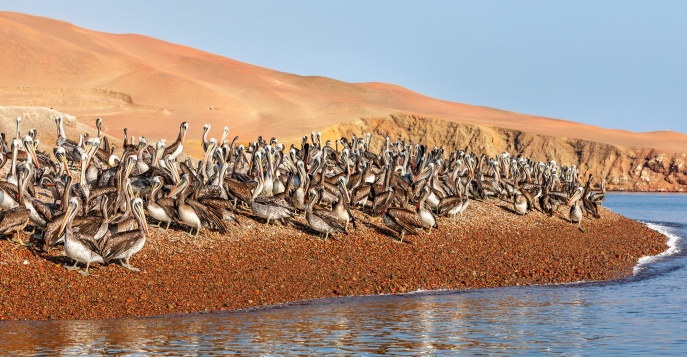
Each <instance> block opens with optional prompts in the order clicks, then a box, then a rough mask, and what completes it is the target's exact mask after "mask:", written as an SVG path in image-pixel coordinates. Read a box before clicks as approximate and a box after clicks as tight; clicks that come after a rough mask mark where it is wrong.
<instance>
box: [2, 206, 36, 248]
mask: <svg viewBox="0 0 687 357" xmlns="http://www.w3.org/2000/svg"><path fill="white" fill-rule="evenodd" d="M30 215H31V211H30V210H29V209H28V208H26V207H24V206H16V207H14V208H12V209H7V210H3V211H0V234H2V235H5V234H7V233H10V232H12V231H14V238H12V241H13V242H17V243H19V244H21V245H27V243H24V241H23V240H22V239H21V232H22V231H23V230H24V227H26V225H27V224H29V221H30V219H29V217H30Z"/></svg>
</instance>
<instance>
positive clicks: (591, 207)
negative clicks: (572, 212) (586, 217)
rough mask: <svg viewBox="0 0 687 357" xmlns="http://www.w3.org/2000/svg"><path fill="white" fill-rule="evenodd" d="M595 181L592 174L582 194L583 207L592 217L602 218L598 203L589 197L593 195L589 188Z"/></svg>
mask: <svg viewBox="0 0 687 357" xmlns="http://www.w3.org/2000/svg"><path fill="white" fill-rule="evenodd" d="M593 180H594V177H593V176H592V175H591V174H590V175H589V179H588V180H587V184H585V185H584V192H582V207H583V208H584V210H585V211H586V212H587V213H588V214H591V215H592V217H594V218H601V215H599V207H598V206H597V204H596V202H594V201H592V200H591V199H589V195H590V194H591V192H590V191H589V187H590V186H591V184H592V181H593Z"/></svg>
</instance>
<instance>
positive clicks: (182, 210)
mask: <svg viewBox="0 0 687 357" xmlns="http://www.w3.org/2000/svg"><path fill="white" fill-rule="evenodd" d="M189 180H190V177H189V175H188V174H184V175H183V176H182V177H181V180H180V181H179V182H178V183H177V184H176V185H175V186H174V187H173V188H172V190H171V191H170V192H169V194H168V195H167V197H172V196H174V195H176V194H179V196H178V198H177V214H178V216H179V219H180V220H181V221H182V222H183V223H184V224H185V225H187V226H189V227H190V229H189V231H188V234H189V236H191V237H195V236H197V235H198V233H199V232H200V228H201V227H202V226H203V225H206V226H208V227H212V228H215V229H217V230H218V231H219V232H220V233H222V234H225V233H226V230H227V229H226V226H225V225H224V222H223V221H222V214H221V213H219V212H217V211H216V210H214V209H213V208H212V207H206V206H204V205H202V204H201V203H199V202H198V201H196V200H194V199H190V198H188V197H189V196H190V195H191V194H193V193H194V188H193V187H191V186H190V182H189ZM194 228H195V230H196V233H195V234H192V233H193V229H194Z"/></svg>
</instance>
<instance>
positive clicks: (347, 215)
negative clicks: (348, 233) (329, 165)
mask: <svg viewBox="0 0 687 357" xmlns="http://www.w3.org/2000/svg"><path fill="white" fill-rule="evenodd" d="M338 185H339V192H340V195H339V200H338V201H337V202H336V204H335V205H334V207H333V209H332V210H333V211H334V213H336V215H337V217H338V218H339V222H341V223H343V224H344V225H345V228H346V230H348V222H352V223H353V228H356V229H357V226H356V224H355V218H354V217H353V213H351V209H350V207H348V202H350V201H351V197H350V196H349V195H348V189H347V188H346V178H345V177H339V182H338Z"/></svg>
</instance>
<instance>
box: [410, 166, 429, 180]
mask: <svg viewBox="0 0 687 357" xmlns="http://www.w3.org/2000/svg"><path fill="white" fill-rule="evenodd" d="M428 171H429V166H427V167H425V168H424V169H422V170H421V171H420V173H418V174H417V176H415V177H413V183H416V182H417V181H419V180H420V179H421V178H422V177H423V176H424V175H425V174H426V173H427V172H428Z"/></svg>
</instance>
